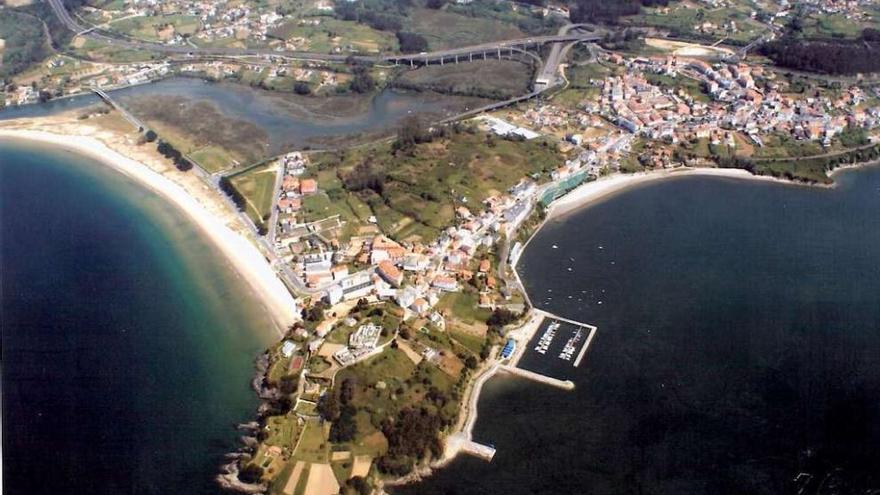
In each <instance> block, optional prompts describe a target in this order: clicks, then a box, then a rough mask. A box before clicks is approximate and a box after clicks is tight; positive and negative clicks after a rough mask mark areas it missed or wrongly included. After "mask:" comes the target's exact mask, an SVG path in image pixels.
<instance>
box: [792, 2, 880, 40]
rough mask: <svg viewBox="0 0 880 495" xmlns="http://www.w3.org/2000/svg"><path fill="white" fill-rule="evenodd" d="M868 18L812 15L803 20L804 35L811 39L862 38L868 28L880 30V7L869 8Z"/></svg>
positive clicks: (842, 15) (823, 14) (841, 15)
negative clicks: (863, 32)
mask: <svg viewBox="0 0 880 495" xmlns="http://www.w3.org/2000/svg"><path fill="white" fill-rule="evenodd" d="M866 10H867V14H868V15H867V16H866V18H862V19H856V18H851V17H847V16H846V15H844V14H825V13H812V14H810V15H808V16H806V17H805V18H804V19H803V31H802V32H803V35H804V36H806V37H809V38H849V39H854V38H858V37H860V36H861V34H862V31H863V30H864V29H866V28H873V29H880V5H878V6H874V7H869V8H867V9H866Z"/></svg>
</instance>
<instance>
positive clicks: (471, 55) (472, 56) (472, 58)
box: [468, 53, 474, 62]
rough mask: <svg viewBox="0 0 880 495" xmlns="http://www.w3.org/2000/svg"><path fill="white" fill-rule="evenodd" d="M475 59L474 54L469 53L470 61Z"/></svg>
mask: <svg viewBox="0 0 880 495" xmlns="http://www.w3.org/2000/svg"><path fill="white" fill-rule="evenodd" d="M473 61H474V54H473V53H468V62H473Z"/></svg>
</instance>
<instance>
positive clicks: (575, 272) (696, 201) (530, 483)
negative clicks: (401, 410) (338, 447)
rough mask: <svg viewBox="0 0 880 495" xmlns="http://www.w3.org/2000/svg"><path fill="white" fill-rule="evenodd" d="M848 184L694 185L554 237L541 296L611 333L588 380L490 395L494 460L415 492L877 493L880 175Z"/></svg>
mask: <svg viewBox="0 0 880 495" xmlns="http://www.w3.org/2000/svg"><path fill="white" fill-rule="evenodd" d="M835 179H836V181H837V182H838V183H839V187H836V188H834V189H817V188H816V189H814V188H806V187H797V186H783V185H777V184H770V183H761V182H748V181H738V180H732V179H721V178H698V177H682V178H675V179H670V180H668V181H666V182H662V183H654V184H650V185H645V186H642V187H639V188H636V189H632V190H629V191H626V192H623V193H621V194H619V195H617V196H614V197H613V198H611V199H609V200H607V201H605V202H602V203H600V204H597V205H595V206H592V207H590V208H588V209H584V210H580V211H578V212H575V213H573V214H570V215H569V216H567V217H564V218H561V219H558V220H556V221H553V222H550V223H549V224H548V225H547V226H546V227H545V228H544V230H542V231H541V232H540V234H539V235H538V236H536V237H535V239H534V240H533V241H532V243H531V244H530V245H529V246H528V248H527V250H526V251H525V253H524V255H523V257H522V261H521V263H520V267H519V268H520V273H521V275H522V276H523V279H524V283H525V285H526V286H527V288H528V291H529V294H530V296H531V299H532V301H533V303H534V304H535V305H536V306H539V307H541V308H543V309H545V310H547V311H550V312H553V313H555V314H558V315H560V316H564V317H568V318H572V319H575V320H578V321H583V322H586V323H591V324H594V325H597V326H598V332H597V333H596V336H595V339H594V340H593V343H592V345H591V347H590V349H589V351H588V353H587V354H586V357H585V359H584V360H583V362H582V363H581V365H580V366H579V367H578V368H574V367H573V366H572V364H571V363H570V362H565V361H563V360H561V359H559V358H558V355H557V354H556V353H552V352H548V353H546V354H544V355H540V354H537V353H535V352H534V351H533V350H532V349H531V348H533V347H534V346H535V344H536V342H535V341H533V342H532V343H531V345H530V349H529V351H528V354H527V355H526V356H525V357H524V359H523V361H522V362H521V365H522V366H524V367H526V368H529V369H533V370H536V371H541V372H545V373H548V374H551V375H553V376H557V377H560V378H570V379H572V380H573V381H574V382H575V383H576V389H575V390H574V391H572V392H566V391H561V390H557V389H552V388H549V387H547V386H542V385H538V384H534V383H531V382H526V381H523V380H521V379H514V378H503V377H501V378H494V379H492V380H490V382H489V383H488V384H487V387H486V388H485V389H484V395H483V396H482V397H481V399H480V403H479V420H478V421H477V424H476V429H475V432H474V436H475V439H476V440H478V441H482V442H485V443H490V444H493V445H494V446H495V447H496V448H497V449H498V451H497V454H496V455H495V458H494V460H493V461H492V462H491V463H486V462H483V461H481V460H478V459H473V458H466V457H462V458H458V459H456V460H455V461H454V462H453V463H452V464H451V465H450V466H449V467H447V468H446V469H443V470H441V471H440V472H439V473H437V474H436V475H435V476H434V477H431V478H430V479H429V480H428V481H426V482H423V483H420V484H418V485H413V486H411V487H408V488H405V489H398V490H395V493H408V494H505V495H515V494H764V493H766V494H785V493H791V494H796V493H797V494H867V493H877V490H878V489H880V168H871V169H864V170H850V171H846V172H842V173H840V174H838V175H836V176H835ZM539 337H540V335H538V336H536V339H537V338H539ZM555 338H556V339H557V340H558V339H560V338H561V337H560V336H559V335H557V336H556V337H555ZM554 345H555V344H554ZM872 490H873V491H872Z"/></svg>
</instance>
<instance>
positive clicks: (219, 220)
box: [0, 128, 298, 332]
mask: <svg viewBox="0 0 880 495" xmlns="http://www.w3.org/2000/svg"><path fill="white" fill-rule="evenodd" d="M0 138H11V139H21V140H27V141H32V142H38V143H43V144H48V145H51V146H55V147H61V148H65V149H69V150H72V151H74V152H77V153H79V154H82V155H85V156H88V157H90V158H93V159H95V160H98V161H100V162H101V163H104V164H106V165H108V166H110V167H112V168H113V169H114V170H117V171H118V172H120V173H122V174H124V175H125V176H127V177H129V178H131V179H133V180H135V181H137V182H138V183H139V184H141V185H143V186H144V187H147V188H149V189H150V190H153V191H155V192H156V193H158V194H159V195H161V196H162V197H164V198H165V199H167V200H168V202H169V203H170V204H172V205H174V206H175V207H177V208H179V209H180V210H181V211H183V212H185V213H186V215H187V216H188V217H189V218H190V219H191V220H192V221H193V222H194V223H195V224H196V225H198V226H199V228H200V230H202V232H204V233H205V235H206V236H207V238H208V239H210V240H211V242H212V243H213V244H214V245H216V246H217V248H218V249H219V250H220V252H222V253H223V255H224V256H225V257H226V258H227V259H228V260H229V262H230V263H231V264H232V266H233V267H234V268H235V270H236V271H237V272H238V273H239V274H240V275H241V277H242V279H244V280H245V281H246V282H247V284H248V285H249V286H250V288H251V289H252V290H254V291H255V292H256V293H257V295H258V296H259V299H260V300H261V301H262V302H263V304H264V305H265V306H266V309H267V310H268V311H269V313H270V315H271V317H272V319H273V321H274V322H275V323H276V324H277V325H278V330H279V332H281V331H282V330H283V329H286V328H287V327H288V326H289V325H290V324H292V323H293V322H294V321H296V320H297V319H298V315H297V314H296V312H295V304H294V300H293V297H292V296H291V294H290V292H289V291H288V290H287V288H286V287H285V286H284V284H283V283H282V282H281V280H280V279H279V278H278V277H277V275H276V274H275V271H274V270H273V269H272V267H271V266H270V265H269V263H268V261H267V260H266V258H265V257H264V256H263V255H262V253H260V251H259V250H258V249H257V247H256V246H255V245H254V244H253V243H251V242H250V240H248V239H247V238H246V237H245V236H244V234H243V233H242V232H243V229H239V231H238V232H236V231H234V230H233V226H232V225H230V223H231V222H233V221H234V218H235V217H234V214H232V213H231V212H227V213H229V214H228V215H220V214H218V213H219V212H218V211H217V208H218V206H217V205H216V204H213V205H207V204H206V203H207V200H206V199H205V198H204V197H202V198H199V199H201V200H202V201H200V200H199V199H196V197H194V196H193V195H192V194H190V192H188V190H187V189H186V188H184V187H183V186H182V185H181V184H178V183H177V182H175V181H173V180H172V179H170V178H169V177H167V176H166V175H164V174H162V173H159V172H157V171H156V170H154V169H153V168H152V167H149V166H147V165H145V164H144V163H141V162H139V161H136V160H134V159H132V158H128V157H126V156H123V155H122V154H120V153H119V152H117V151H115V150H113V149H111V148H109V147H108V146H107V145H106V144H105V143H104V142H102V141H101V140H99V139H97V138H96V137H92V136H82V135H61V134H54V133H50V132H45V131H41V130H30V129H9V128H0ZM178 174H179V173H178ZM180 175H183V174H180ZM189 186H190V188H189V189H191V188H192V184H189ZM205 188H207V186H205ZM209 192H211V191H209ZM217 201H218V202H219V198H217ZM209 206H211V207H213V208H212V209H213V210H214V211H209ZM221 207H222V205H221Z"/></svg>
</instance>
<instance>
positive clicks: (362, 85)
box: [349, 65, 376, 94]
mask: <svg viewBox="0 0 880 495" xmlns="http://www.w3.org/2000/svg"><path fill="white" fill-rule="evenodd" d="M352 75H353V76H354V77H353V78H352V80H351V85H350V86H349V87H350V88H351V90H352V91H354V92H355V93H361V94H363V93H369V92H370V91H373V90H374V89H375V88H376V81H374V80H373V76H371V75H370V70H369V68H367V67H365V66H363V65H357V66H355V68H354V70H352Z"/></svg>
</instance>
